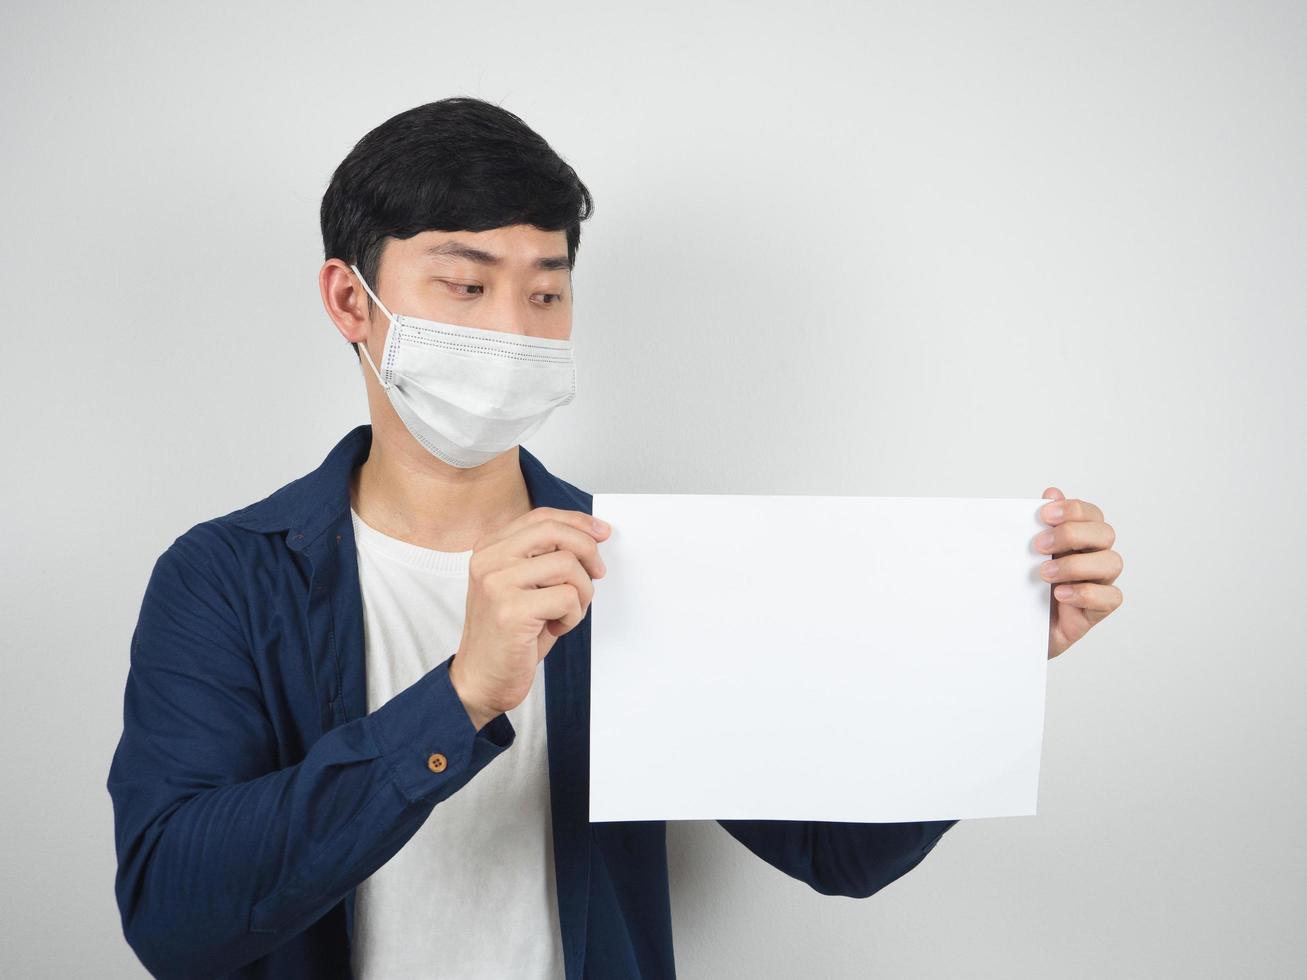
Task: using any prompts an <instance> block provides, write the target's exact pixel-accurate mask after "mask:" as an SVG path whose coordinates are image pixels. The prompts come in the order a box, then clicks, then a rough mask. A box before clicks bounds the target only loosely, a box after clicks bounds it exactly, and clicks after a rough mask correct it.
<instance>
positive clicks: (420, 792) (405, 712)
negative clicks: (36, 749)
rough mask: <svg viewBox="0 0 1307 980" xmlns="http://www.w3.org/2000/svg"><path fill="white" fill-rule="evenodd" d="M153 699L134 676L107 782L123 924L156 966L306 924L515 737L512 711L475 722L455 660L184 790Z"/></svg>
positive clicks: (223, 960) (159, 970)
mask: <svg viewBox="0 0 1307 980" xmlns="http://www.w3.org/2000/svg"><path fill="white" fill-rule="evenodd" d="M149 705H150V700H149V696H148V693H147V691H146V689H145V687H144V686H143V685H142V684H141V683H140V682H139V681H138V680H134V679H133V678H132V677H131V676H130V675H129V680H128V689H127V700H126V709H125V719H126V724H125V727H124V733H123V740H122V742H121V743H120V746H119V749H118V752H117V754H116V755H115V759H114V764H113V768H112V770H111V772H110V778H109V790H110V793H111V794H112V796H113V800H114V809H115V818H116V827H117V845H118V853H119V872H118V879H117V883H116V887H117V893H118V901H119V907H120V910H121V913H122V918H123V928H124V933H125V935H126V937H127V939H128V942H129V943H130V944H131V945H132V947H133V949H134V950H135V951H136V952H137V955H138V956H139V957H140V958H141V961H142V962H143V963H144V964H145V965H146V967H147V968H149V969H150V970H151V972H152V973H154V974H155V975H157V976H161V977H170V976H176V977H190V978H194V977H203V976H217V975H221V974H223V973H227V972H230V971H231V970H233V969H235V968H237V967H238V966H240V965H242V964H245V963H248V962H250V961H252V960H254V959H257V958H258V957H260V956H262V955H264V954H265V953H267V952H268V951H269V950H271V949H273V948H275V947H276V946H278V945H279V944H281V943H282V942H284V941H285V940H286V938H287V937H288V936H292V935H295V934H296V933H297V932H299V931H301V930H302V929H303V928H305V927H307V926H308V925H309V924H311V923H312V922H313V921H315V920H316V919H317V918H319V917H321V916H322V915H323V914H324V913H325V912H326V911H328V910H329V909H330V908H331V907H332V906H334V905H335V904H336V903H337V902H339V901H340V900H341V898H342V897H343V896H344V895H345V894H346V893H348V891H349V890H350V889H351V888H353V887H355V886H356V885H357V884H358V883H359V882H361V881H362V880H364V879H365V878H367V877H368V876H369V875H371V874H372V873H373V872H374V871H375V870H376V869H377V868H379V867H380V866H381V865H382V864H384V863H385V862H386V861H387V860H389V859H390V857H392V856H393V855H394V854H395V853H396V852H397V851H398V850H399V849H400V848H401V847H402V846H403V845H404V843H405V842H406V841H407V840H408V839H409V838H410V837H412V835H413V834H414V833H416V832H417V830H418V828H419V827H421V825H422V823H423V822H424V821H425V820H426V818H427V817H428V815H429V814H430V812H431V810H432V808H433V807H434V806H435V805H436V804H438V803H439V802H440V801H441V800H443V799H445V798H447V797H448V796H450V795H451V794H452V793H454V792H456V791H457V790H458V789H460V788H461V787H462V786H463V785H465V784H466V783H467V782H468V781H469V780H470V779H471V778H472V777H473V776H474V775H475V774H476V773H477V772H478V771H479V770H480V769H481V768H483V767H484V766H485V765H486V764H487V763H488V762H490V761H491V760H492V759H493V758H494V757H495V756H497V755H498V754H499V753H500V752H502V751H503V750H504V749H505V748H507V747H508V745H510V744H511V743H512V741H513V738H514V734H515V733H514V732H513V729H512V726H511V724H509V721H508V718H507V717H506V716H505V717H503V718H502V722H501V721H500V720H499V719H496V721H497V724H495V725H492V726H491V727H490V728H488V729H486V730H485V731H484V732H478V729H474V728H473V724H474V722H473V720H471V719H470V718H469V716H468V715H467V713H466V712H465V710H464V708H463V706H462V704H461V702H460V701H459V699H458V697H457V694H456V693H455V691H454V689H453V687H452V685H451V684H450V681H449V677H448V661H446V662H445V663H443V664H441V665H440V666H438V667H436V668H434V669H433V670H432V671H430V672H429V673H428V674H427V675H425V676H424V677H423V678H422V679H421V680H419V681H418V682H417V683H415V684H413V685H412V686H410V687H409V688H407V689H406V690H404V691H402V692H401V693H400V694H398V695H396V697H394V698H392V699H391V700H390V701H389V702H387V703H386V704H384V705H382V706H381V707H380V708H378V709H377V710H376V711H374V712H372V713H371V714H369V715H366V716H365V717H363V718H358V719H356V720H354V721H351V722H349V723H347V724H345V725H341V726H340V727H338V728H335V729H332V730H331V731H329V732H327V733H326V734H325V735H324V736H322V738H320V739H319V740H318V741H317V742H316V743H314V745H313V746H312V747H311V748H310V750H309V751H308V753H307V754H306V756H305V758H304V759H303V760H302V761H301V762H299V763H297V764H295V765H292V766H287V767H285V768H283V769H278V770H276V771H273V772H268V773H266V774H264V775H261V776H258V777H257V778H253V779H249V780H246V781H242V782H235V783H230V784H227V785H219V786H199V785H191V786H185V785H179V781H178V780H177V779H175V778H173V779H169V778H167V775H168V774H167V771H166V769H167V765H168V760H166V759H164V758H162V757H160V756H159V752H160V746H159V744H158V742H157V741H156V740H155V739H154V738H153V737H152V736H151V733H150V729H151V726H152V720H151V718H150V716H149ZM215 735H217V736H218V737H220V734H219V733H215ZM174 748H176V747H175V746H174ZM435 752H439V753H440V754H441V755H443V756H444V764H443V768H441V767H437V768H440V771H435V770H434V769H433V767H432V766H430V765H428V760H429V758H430V756H431V754H432V753H435ZM199 781H200V780H199V779H197V780H196V782H199Z"/></svg>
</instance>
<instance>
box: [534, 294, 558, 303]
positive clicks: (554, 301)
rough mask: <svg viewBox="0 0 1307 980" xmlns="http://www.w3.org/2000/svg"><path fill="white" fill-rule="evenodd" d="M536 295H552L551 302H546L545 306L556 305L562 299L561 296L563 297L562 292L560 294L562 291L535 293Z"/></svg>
mask: <svg viewBox="0 0 1307 980" xmlns="http://www.w3.org/2000/svg"><path fill="white" fill-rule="evenodd" d="M536 295H537V296H552V297H553V302H550V303H546V304H545V306H557V305H558V303H559V302H560V301H561V300H562V298H563V294H562V293H536Z"/></svg>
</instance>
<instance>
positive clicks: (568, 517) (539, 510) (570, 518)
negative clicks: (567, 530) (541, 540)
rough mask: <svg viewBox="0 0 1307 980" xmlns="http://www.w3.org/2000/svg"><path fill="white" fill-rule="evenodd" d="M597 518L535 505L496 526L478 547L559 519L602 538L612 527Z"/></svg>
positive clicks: (486, 546)
mask: <svg viewBox="0 0 1307 980" xmlns="http://www.w3.org/2000/svg"><path fill="white" fill-rule="evenodd" d="M595 520H596V518H595V517H594V516H592V515H590V514H587V513H585V512H584V511H579V510H564V509H563V508H561V507H534V508H532V509H531V510H529V511H527V512H526V513H525V514H523V515H522V516H521V517H515V518H513V520H511V521H509V522H508V523H507V524H505V525H504V526H503V527H500V528H496V529H495V530H494V531H491V532H490V533H489V534H487V535H485V536H484V537H483V538H481V539H480V540H479V541H477V543H476V548H477V549H478V550H480V549H481V548H488V547H490V546H491V545H493V544H498V543H499V542H500V541H503V540H504V539H505V538H509V537H512V536H513V535H514V534H517V533H518V532H519V531H521V530H522V529H523V528H525V527H529V526H531V525H532V524H538V523H540V522H542V521H559V522H561V523H563V524H568V525H570V526H572V527H574V528H576V529H577V530H578V531H584V532H585V533H586V534H589V535H591V536H592V537H595V538H598V539H599V540H602V539H603V538H605V537H607V535H608V532H609V531H610V530H612V529H611V528H610V527H608V526H607V523H606V522H605V524H604V525H603V526H602V527H597V526H596V525H595Z"/></svg>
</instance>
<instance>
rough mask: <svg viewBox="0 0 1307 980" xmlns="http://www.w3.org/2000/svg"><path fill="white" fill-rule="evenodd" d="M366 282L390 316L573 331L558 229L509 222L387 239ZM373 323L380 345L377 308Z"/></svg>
mask: <svg viewBox="0 0 1307 980" xmlns="http://www.w3.org/2000/svg"><path fill="white" fill-rule="evenodd" d="M369 285H370V286H371V287H372V289H373V291H374V292H375V293H376V294H377V295H378V296H379V297H381V301H382V302H383V303H385V304H386V307H387V308H388V309H389V310H390V312H391V313H394V314H395V315H396V316H400V315H408V316H414V317H421V318H422V319H424V320H438V321H440V322H441V323H453V324H456V325H458V326H463V327H480V328H481V329H483V330H500V331H503V332H505V333H518V334H525V335H527V336H531V337H548V338H550V339H552V340H568V339H569V338H570V337H571V334H572V277H571V273H570V271H569V270H568V267H567V234H566V232H563V231H541V230H540V229H539V228H536V227H534V226H533V225H509V226H506V227H503V228H494V229H492V230H490V231H475V232H474V231H424V232H421V233H419V234H417V235H414V236H413V237H412V238H408V239H403V240H400V239H390V240H389V241H387V242H386V245H385V248H384V249H383V250H382V253H381V262H380V268H379V270H378V271H377V282H373V283H369ZM372 322H373V324H375V325H376V327H374V330H377V333H375V334H374V337H375V338H376V339H375V341H374V342H375V344H376V348H377V350H380V348H381V344H382V343H384V337H385V334H384V331H385V329H386V327H387V326H388V324H387V321H386V319H385V314H383V313H382V312H381V311H380V310H375V311H374V314H373V320H372Z"/></svg>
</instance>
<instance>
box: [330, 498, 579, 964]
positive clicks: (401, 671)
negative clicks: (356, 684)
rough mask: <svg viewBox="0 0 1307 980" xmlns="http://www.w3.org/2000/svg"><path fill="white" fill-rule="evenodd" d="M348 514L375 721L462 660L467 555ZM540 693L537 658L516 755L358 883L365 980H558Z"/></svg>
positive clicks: (357, 960) (497, 763) (476, 781)
mask: <svg viewBox="0 0 1307 980" xmlns="http://www.w3.org/2000/svg"><path fill="white" fill-rule="evenodd" d="M350 513H351V515H352V517H353V521H354V537H355V540H356V541H357V543H358V561H359V584H360V586H361V588H362V592H363V632H364V639H365V647H366V664H367V688H368V711H369V712H371V711H374V710H376V709H377V708H378V707H380V706H381V705H383V704H385V703H386V702H387V701H389V700H390V699H391V698H392V697H394V696H395V695H396V694H398V693H400V692H401V691H403V690H404V689H405V688H407V687H408V686H409V685H411V684H413V683H414V682H415V681H417V680H418V679H420V678H421V677H422V676H423V675H424V674H426V673H427V672H428V671H429V670H431V668H432V667H434V666H436V665H437V664H439V663H440V662H441V661H442V660H444V659H446V658H447V657H448V656H449V655H450V654H452V653H454V652H455V651H456V650H457V649H458V644H459V641H460V640H461V638H462V635H463V618H464V613H465V610H466V603H467V570H468V562H469V561H470V559H471V556H472V552H471V551H459V552H447V551H434V550H432V549H429V548H422V547H419V546H417V545H414V544H410V543H409V542H407V541H401V540H399V539H398V538H392V537H390V536H388V535H385V534H382V533H381V532H380V531H378V530H376V528H373V527H371V526H370V525H368V524H365V523H364V522H363V521H362V519H361V518H360V517H359V516H358V514H357V513H355V512H354V511H353V509H352V508H351V510H350ZM544 685H545V676H544V661H543V660H542V661H541V662H540V664H539V667H538V668H537V674H536V679H535V681H534V682H533V683H532V685H531V691H530V693H529V694H528V695H527V697H526V700H525V701H523V702H522V703H521V704H520V705H518V706H517V707H516V708H513V709H512V710H510V711H509V712H507V714H508V718H509V720H510V721H511V722H512V723H513V727H514V729H515V730H516V732H517V735H516V738H515V739H514V741H513V744H512V745H511V746H509V747H508V748H507V749H506V750H504V751H503V752H502V753H500V754H499V755H498V756H497V757H496V758H495V759H494V760H492V761H491V762H490V763H489V764H488V765H487V766H486V767H485V768H484V769H482V770H481V771H480V772H478V773H477V774H476V775H475V776H473V777H472V779H471V780H469V781H468V783H467V784H466V785H464V786H463V788H462V789H459V790H457V791H456V792H455V793H454V794H453V795H452V796H449V797H447V798H446V799H444V800H442V801H441V802H439V803H437V804H436V806H435V808H434V809H433V810H432V811H431V814H430V815H429V816H428V817H427V819H426V822H425V823H424V824H423V825H422V827H421V829H420V830H418V832H417V833H416V834H414V835H413V837H412V838H410V839H409V840H408V841H407V842H406V843H405V845H404V846H403V847H402V848H401V849H400V850H399V851H398V852H397V853H396V854H395V856H394V857H392V858H391V859H390V860H389V861H387V862H386V863H385V864H384V865H382V866H381V867H380V868H378V869H377V870H376V872H374V873H373V874H372V876H371V877H369V878H367V879H366V880H365V881H363V882H361V883H360V884H359V886H358V891H357V893H356V896H355V922H354V930H355V931H354V944H353V952H352V957H351V959H352V966H353V970H354V975H355V976H356V977H359V978H362V980H424V978H432V980H436V978H440V980H444V978H449V980H503V978H505V977H513V978H515V980H559V978H561V977H563V975H564V971H563V947H562V931H561V929H560V927H559V921H558V896H557V893H556V891H555V883H554V846H553V831H552V817H551V814H550V809H549V767H548V759H549V755H548V746H547V742H546V730H545V689H544Z"/></svg>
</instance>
